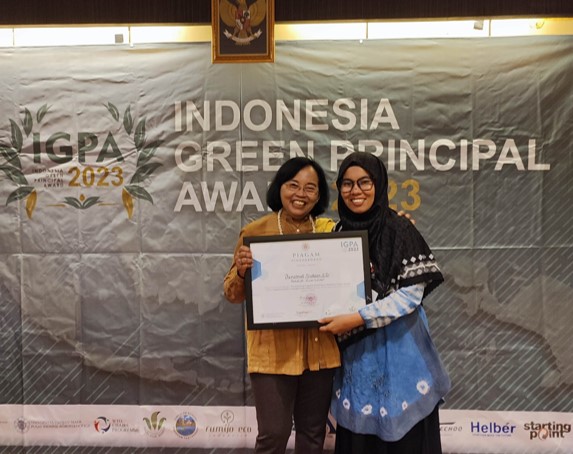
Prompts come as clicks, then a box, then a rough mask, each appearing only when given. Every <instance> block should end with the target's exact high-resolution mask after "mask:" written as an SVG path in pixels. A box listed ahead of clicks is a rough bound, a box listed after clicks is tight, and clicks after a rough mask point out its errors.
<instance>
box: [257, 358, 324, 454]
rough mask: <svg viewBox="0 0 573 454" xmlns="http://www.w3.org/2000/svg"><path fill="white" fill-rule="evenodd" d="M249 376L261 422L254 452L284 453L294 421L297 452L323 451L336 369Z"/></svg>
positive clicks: (263, 453) (314, 453)
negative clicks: (296, 373) (297, 373)
mask: <svg viewBox="0 0 573 454" xmlns="http://www.w3.org/2000/svg"><path fill="white" fill-rule="evenodd" d="M250 377H251V384H252V387H253V392H254V395H255V407H256V410H257V424H258V435H257V442H256V445H255V453H256V454H284V452H285V450H286V446H287V442H288V439H289V437H290V435H291V432H292V424H293V420H294V426H295V431H296V433H295V454H321V453H322V451H323V445H324V437H325V435H326V424H327V420H328V409H329V406H330V396H331V392H332V379H333V377H334V369H321V370H319V371H314V372H312V371H308V370H307V371H304V373H303V374H302V375H294V376H292V375H276V374H250Z"/></svg>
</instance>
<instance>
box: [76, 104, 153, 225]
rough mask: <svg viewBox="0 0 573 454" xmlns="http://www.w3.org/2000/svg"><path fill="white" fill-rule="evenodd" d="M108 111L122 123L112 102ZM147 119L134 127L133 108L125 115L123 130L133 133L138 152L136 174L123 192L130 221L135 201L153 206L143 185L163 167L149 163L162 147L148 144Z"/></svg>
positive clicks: (107, 106) (128, 109) (127, 109)
mask: <svg viewBox="0 0 573 454" xmlns="http://www.w3.org/2000/svg"><path fill="white" fill-rule="evenodd" d="M105 107H106V109H107V110H108V111H109V113H110V114H111V116H112V117H113V119H114V120H115V121H120V113H119V110H118V108H117V107H116V106H115V105H113V104H112V103H111V102H108V103H107V105H105ZM145 122H146V119H145V117H144V118H143V119H142V120H140V121H139V122H138V123H137V125H136V126H135V129H134V128H133V126H134V121H133V117H132V116H131V107H130V106H128V107H127V108H126V109H125V112H124V114H123V119H122V123H123V128H124V129H125V132H126V133H127V134H128V135H129V136H131V135H132V133H133V142H134V144H135V149H136V150H137V164H136V166H135V173H134V174H133V176H132V177H131V179H130V180H129V183H128V184H127V185H125V186H124V187H123V189H122V191H121V199H122V201H123V206H124V208H125V211H126V212H127V217H128V218H129V219H131V218H132V216H133V205H134V204H133V200H134V199H143V200H147V201H148V202H151V203H152V204H153V197H151V194H149V192H147V190H146V189H145V188H143V187H142V186H141V184H142V183H143V182H144V181H145V180H146V179H147V178H149V177H150V176H151V175H152V174H153V172H155V170H157V168H158V167H161V165H162V164H161V163H158V162H149V160H150V159H151V158H153V156H154V155H155V152H156V151H157V148H158V147H159V146H160V145H161V141H159V140H156V141H153V142H150V143H148V144H146V137H145ZM86 202H87V200H86Z"/></svg>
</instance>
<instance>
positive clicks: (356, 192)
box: [339, 166, 376, 214]
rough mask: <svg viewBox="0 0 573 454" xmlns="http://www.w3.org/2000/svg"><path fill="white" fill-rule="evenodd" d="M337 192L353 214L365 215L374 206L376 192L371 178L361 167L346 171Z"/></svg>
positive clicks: (353, 167)
mask: <svg viewBox="0 0 573 454" xmlns="http://www.w3.org/2000/svg"><path fill="white" fill-rule="evenodd" d="M339 190H340V195H341V197H342V200H343V201H344V204H345V205H346V206H347V207H348V209H349V210H350V211H352V212H353V213H356V214H362V213H366V212H367V211H368V210H369V209H370V208H371V207H372V205H373V204H374V196H375V195H376V190H375V187H374V185H373V184H372V178H371V177H370V175H369V174H368V172H366V170H364V169H363V168H362V167H358V166H352V167H349V168H348V169H346V172H344V175H343V176H342V182H341V185H340V189H339Z"/></svg>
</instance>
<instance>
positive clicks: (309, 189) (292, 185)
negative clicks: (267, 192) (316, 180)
mask: <svg viewBox="0 0 573 454" xmlns="http://www.w3.org/2000/svg"><path fill="white" fill-rule="evenodd" d="M283 186H284V187H285V189H286V190H287V191H289V192H292V193H296V192H298V191H299V190H300V189H302V192H304V193H305V194H306V195H309V196H311V197H316V196H317V195H318V187H317V186H315V185H313V184H307V185H306V186H301V185H300V184H298V183H297V182H296V181H287V182H286V183H284V184H283Z"/></svg>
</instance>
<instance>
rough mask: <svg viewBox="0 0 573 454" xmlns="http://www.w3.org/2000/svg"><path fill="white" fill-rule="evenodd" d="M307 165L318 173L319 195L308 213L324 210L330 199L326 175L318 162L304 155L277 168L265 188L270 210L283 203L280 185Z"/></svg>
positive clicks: (314, 213) (276, 209)
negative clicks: (267, 186) (266, 188)
mask: <svg viewBox="0 0 573 454" xmlns="http://www.w3.org/2000/svg"><path fill="white" fill-rule="evenodd" d="M308 166H311V167H312V168H313V169H314V170H315V171H316V174H317V175H318V197H319V198H318V201H317V202H316V205H314V207H313V209H312V210H311V212H310V214H311V215H313V216H318V215H320V214H322V213H324V212H325V211H326V209H327V208H328V201H329V200H330V193H329V192H330V191H329V189H328V183H327V182H326V175H325V174H324V170H323V169H322V167H321V166H320V164H319V163H318V162H316V161H315V160H314V159H310V158H306V157H304V156H297V157H295V158H291V159H289V160H288V161H286V162H285V163H284V164H283V165H282V166H280V168H279V170H277V173H276V174H275V176H274V178H273V181H272V182H271V184H270V186H269V189H268V190H267V205H268V206H269V207H270V209H271V210H273V211H279V210H280V209H281V208H282V207H283V203H282V202H281V186H282V185H283V184H284V183H286V182H287V181H289V180H292V179H293V178H294V176H295V175H296V174H297V173H299V172H300V171H301V170H302V169H304V168H305V167H308Z"/></svg>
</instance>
